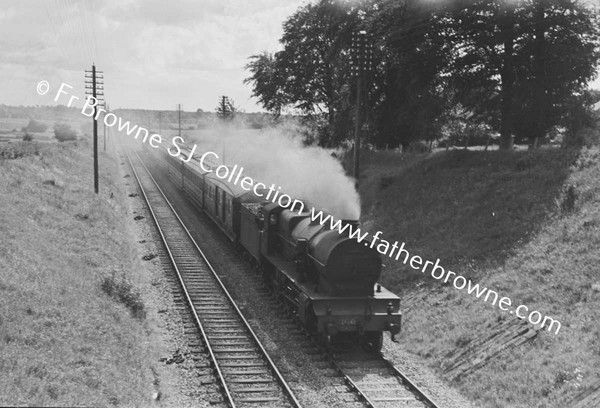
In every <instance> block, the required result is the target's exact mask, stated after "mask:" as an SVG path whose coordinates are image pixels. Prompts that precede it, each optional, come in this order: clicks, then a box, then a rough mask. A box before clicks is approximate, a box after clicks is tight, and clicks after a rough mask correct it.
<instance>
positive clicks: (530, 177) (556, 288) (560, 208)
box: [361, 148, 600, 408]
mask: <svg viewBox="0 0 600 408" xmlns="http://www.w3.org/2000/svg"><path fill="white" fill-rule="evenodd" d="M361 159H362V160H363V163H362V166H363V167H362V168H363V173H362V174H363V177H361V196H362V199H363V203H362V204H363V226H364V227H365V228H366V229H367V230H369V231H370V232H371V233H374V232H376V231H377V230H381V231H382V232H383V233H384V234H383V237H384V238H385V239H387V240H390V241H391V242H393V241H394V240H398V241H400V242H402V241H405V242H406V245H407V248H408V250H409V251H410V252H411V255H412V254H418V255H420V256H422V257H423V258H424V259H429V260H432V261H435V260H436V259H437V258H440V260H441V265H443V266H445V267H446V268H449V269H451V270H453V271H455V272H457V273H460V274H462V275H463V276H465V277H467V278H470V279H472V280H473V281H474V282H476V283H480V284H482V285H484V286H487V287H489V288H490V289H494V290H496V291H497V292H498V293H499V294H500V296H508V297H510V298H511V299H512V301H513V305H518V304H525V305H527V306H528V307H529V310H530V311H532V310H539V311H540V312H541V313H542V314H546V315H549V316H552V317H554V318H556V319H559V320H560V321H561V323H562V329H561V331H560V332H559V334H558V335H555V334H552V333H548V332H540V334H539V335H538V337H537V338H536V339H535V340H534V341H533V342H530V343H527V344H525V345H523V346H520V347H517V348H513V349H511V350H509V351H508V352H505V353H503V354H502V355H501V356H499V357H498V358H495V359H494V360H492V361H491V362H489V363H488V364H487V365H485V366H484V367H483V368H481V369H479V370H477V371H476V372H475V373H473V374H470V375H467V376H466V377H463V378H462V379H460V380H458V384H457V385H458V387H459V388H460V389H462V390H463V392H465V393H466V394H467V395H469V396H470V397H471V398H472V399H473V400H474V401H476V402H477V403H478V404H479V405H481V406H482V407H523V408H525V407H527V408H532V407H560V408H563V407H567V406H569V404H568V401H571V400H572V399H573V398H574V397H575V396H576V395H578V394H579V393H580V392H582V391H583V390H585V389H586V387H589V386H590V384H593V383H594V382H598V381H599V380H600V372H598V367H600V324H599V323H598V322H599V321H600V273H599V269H598V265H599V264H600V151H599V149H598V148H594V149H591V150H588V149H585V150H583V151H581V152H576V151H566V150H558V149H552V150H540V151H536V152H498V151H495V152H469V151H453V152H452V151H451V152H441V153H438V154H433V155H427V154H424V155H401V154H395V153H389V152H379V153H365V154H364V155H363V156H362V158H361ZM384 263H385V264H387V267H386V269H385V272H384V274H383V277H382V279H383V282H384V283H385V285H386V286H389V287H390V288H391V289H393V290H395V291H396V292H398V293H402V294H403V295H409V294H411V293H414V292H415V290H416V287H417V286H421V288H423V287H425V288H426V290H427V295H426V296H423V297H421V298H420V300H419V301H418V302H417V304H415V305H413V306H412V307H411V308H410V310H409V312H408V313H406V314H405V316H404V327H403V329H404V332H403V334H402V335H401V341H402V342H404V343H405V344H406V348H407V349H410V350H413V351H414V352H415V353H417V354H419V355H421V356H423V357H425V358H427V359H428V360H429V361H430V363H431V366H432V367H436V368H438V367H440V365H441V364H442V363H443V361H444V356H445V355H446V354H447V353H448V352H450V351H452V350H453V349H455V348H457V347H461V346H462V345H464V344H467V343H468V342H469V341H470V340H472V339H474V338H476V337H477V336H478V335H479V334H480V333H482V331H484V330H485V329H486V328H488V327H489V326H490V325H492V324H493V323H495V322H496V321H498V319H499V318H500V317H501V315H502V314H503V313H506V312H501V311H500V310H499V309H498V308H497V306H492V305H491V304H487V303H484V302H483V301H482V300H480V299H475V298H474V297H473V296H471V295H468V294H467V293H466V291H458V290H456V289H454V288H452V287H449V286H444V285H442V284H441V283H440V282H439V281H434V280H433V279H432V278H431V277H429V278H428V277H427V276H424V275H423V274H422V273H421V272H415V271H413V270H411V269H410V268H407V267H406V266H404V265H402V263H401V262H399V261H395V260H391V259H389V258H386V259H384ZM423 284H424V286H423Z"/></svg>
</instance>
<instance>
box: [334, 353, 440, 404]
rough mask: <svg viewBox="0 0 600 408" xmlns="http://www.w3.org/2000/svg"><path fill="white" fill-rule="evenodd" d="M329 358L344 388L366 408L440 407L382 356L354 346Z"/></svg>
mask: <svg viewBox="0 0 600 408" xmlns="http://www.w3.org/2000/svg"><path fill="white" fill-rule="evenodd" d="M328 356H329V359H330V362H331V364H332V365H333V366H334V367H335V369H336V370H337V371H338V372H339V374H340V375H341V376H342V377H343V379H344V382H345V384H346V386H347V387H348V388H349V389H351V390H352V391H354V393H355V394H356V395H357V396H358V399H359V400H360V401H362V402H363V403H364V404H365V405H366V406H367V407H369V408H392V407H400V406H401V407H405V408H441V405H438V404H437V403H436V402H434V401H433V399H432V398H431V397H430V396H428V395H427V393H426V392H425V391H423V390H421V389H420V388H419V387H418V386H417V385H416V384H415V383H414V382H412V381H411V380H410V379H409V378H408V377H407V376H406V375H405V374H404V373H402V371H400V370H399V369H398V368H397V367H395V366H394V365H393V364H392V363H391V362H389V361H388V360H387V359H385V358H384V357H383V355H382V354H381V353H376V354H374V353H367V352H364V351H358V350H356V348H355V347H354V348H353V349H352V350H342V351H341V352H340V351H338V352H336V353H333V354H329V355H328Z"/></svg>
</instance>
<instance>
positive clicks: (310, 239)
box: [162, 148, 402, 351]
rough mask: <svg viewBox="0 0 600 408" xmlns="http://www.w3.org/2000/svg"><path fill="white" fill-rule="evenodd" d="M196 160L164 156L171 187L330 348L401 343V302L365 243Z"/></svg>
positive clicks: (183, 153) (369, 347)
mask: <svg viewBox="0 0 600 408" xmlns="http://www.w3.org/2000/svg"><path fill="white" fill-rule="evenodd" d="M194 150H195V149H194ZM190 155H191V156H192V157H190ZM197 156H198V155H194V151H190V150H189V149H187V150H186V149H183V148H182V151H181V154H180V155H178V156H176V157H174V156H172V155H171V154H169V153H167V152H165V153H164V154H163V155H162V157H163V158H164V160H165V161H166V166H167V167H168V174H169V179H170V181H171V183H173V184H174V185H175V186H176V187H177V188H178V189H179V190H181V191H183V192H184V193H185V195H187V197H188V198H189V199H190V200H191V202H192V203H193V205H194V206H195V207H196V208H197V209H198V210H199V211H201V212H203V213H205V214H206V215H207V216H208V217H209V218H210V219H211V220H212V221H213V222H214V223H215V224H216V225H217V226H218V227H219V228H220V229H221V230H222V231H223V233H224V234H225V235H226V236H227V237H228V239H229V240H231V241H232V242H234V243H236V244H237V245H239V246H240V247H241V249H242V250H243V251H244V253H245V254H247V255H248V257H249V259H250V260H251V261H252V263H254V264H255V265H256V266H257V267H258V268H259V270H260V271H261V273H262V275H263V278H264V279H265V282H266V283H267V284H268V286H269V287H270V288H272V290H273V292H274V293H275V295H276V296H277V297H278V298H279V299H281V300H282V301H283V302H285V304H286V305H287V306H288V307H289V309H290V310H291V311H292V312H293V313H294V315H295V316H296V318H297V319H298V320H299V321H300V323H301V324H302V325H303V326H304V327H305V328H306V330H307V331H309V332H311V333H314V334H315V335H317V336H320V337H322V338H323V339H324V341H326V342H327V343H331V342H334V341H336V339H340V340H341V339H344V340H347V339H348V338H351V339H352V341H354V339H356V341H358V342H359V343H360V344H361V345H362V346H363V348H364V349H366V350H369V351H379V350H380V349H381V347H382V345H383V333H384V332H389V333H390V335H391V339H392V341H396V338H395V336H396V335H397V334H398V333H399V332H400V329H401V321H402V313H401V311H400V298H399V297H398V296H397V295H396V294H394V293H393V292H391V291H389V290H387V289H386V288H384V287H383V286H382V285H381V284H379V283H378V282H377V280H378V279H379V277H380V275H381V270H382V261H381V256H380V254H379V253H378V252H377V251H376V250H375V249H372V248H371V247H370V246H368V245H365V242H367V241H363V242H359V241H358V240H356V239H354V238H350V236H349V234H347V233H340V232H339V231H338V230H332V229H331V227H330V226H328V225H321V223H319V222H318V221H313V220H312V218H311V216H310V212H309V211H308V210H307V209H308V208H310V207H309V206H305V207H304V210H303V211H302V212H300V211H296V210H295V209H294V211H291V210H290V209H289V208H284V207H281V206H280V205H279V204H278V203H273V202H269V201H264V198H261V197H260V196H259V195H257V194H256V193H255V192H254V191H252V190H251V191H248V190H245V189H242V188H241V187H240V186H239V185H236V184H233V183H230V182H227V181H226V180H224V179H221V178H219V177H217V176H216V175H215V173H214V172H213V171H212V170H211V169H210V168H209V167H207V166H206V165H205V164H204V163H201V162H200V160H199V159H198V158H197ZM263 195H264V194H263ZM345 222H351V221H345ZM355 223H356V224H357V222H355Z"/></svg>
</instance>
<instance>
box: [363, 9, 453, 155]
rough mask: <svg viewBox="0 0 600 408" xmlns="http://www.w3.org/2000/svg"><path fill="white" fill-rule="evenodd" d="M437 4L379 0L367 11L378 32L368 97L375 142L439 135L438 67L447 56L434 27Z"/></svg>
mask: <svg viewBox="0 0 600 408" xmlns="http://www.w3.org/2000/svg"><path fill="white" fill-rule="evenodd" d="M437 7H438V6H437V5H436V4H435V3H431V2H423V1H418V0H407V1H404V2H398V1H396V0H385V1H379V2H376V3H375V4H374V6H373V10H372V11H370V12H369V13H368V14H369V15H370V16H371V17H370V18H369V19H368V27H369V31H370V32H372V33H373V35H374V37H375V38H378V41H377V42H376V45H377V47H376V49H377V52H376V53H375V66H376V70H375V73H374V78H372V82H373V84H374V87H373V92H372V97H371V101H370V103H369V105H370V106H372V107H373V110H374V113H373V116H374V118H375V120H374V122H375V124H376V129H377V132H376V135H375V139H376V140H375V142H376V144H377V145H380V146H383V145H391V146H397V145H399V144H401V145H403V147H408V146H409V144H410V142H412V141H415V140H432V139H437V138H439V137H440V136H441V127H442V124H443V121H442V119H443V115H442V114H443V112H444V110H445V109H446V105H447V95H446V94H445V93H446V92H445V89H446V87H445V85H444V80H443V78H442V77H441V76H440V72H441V71H442V68H443V67H444V66H445V65H446V64H447V58H446V56H445V55H444V54H443V53H441V52H440V51H441V49H442V44H441V43H440V41H441V40H442V38H441V37H439V35H438V34H437V33H436V32H435V20H434V19H435V14H434V13H435V11H436V10H437Z"/></svg>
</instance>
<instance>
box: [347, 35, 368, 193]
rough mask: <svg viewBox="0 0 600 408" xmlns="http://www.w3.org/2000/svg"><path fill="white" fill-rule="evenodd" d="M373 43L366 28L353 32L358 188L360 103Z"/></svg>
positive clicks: (355, 161)
mask: <svg viewBox="0 0 600 408" xmlns="http://www.w3.org/2000/svg"><path fill="white" fill-rule="evenodd" d="M372 53H373V51H372V45H371V42H370V40H369V38H368V36H367V32H366V31H365V30H361V31H358V32H356V33H353V34H352V50H351V60H350V64H351V65H352V71H351V72H352V76H353V77H356V106H355V111H354V169H353V172H352V173H353V176H354V179H355V180H356V181H355V182H356V188H357V189H358V177H359V156H360V129H361V123H360V104H361V99H362V92H361V91H362V88H363V80H364V74H365V72H366V71H369V70H370V69H371V57H372Z"/></svg>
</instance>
